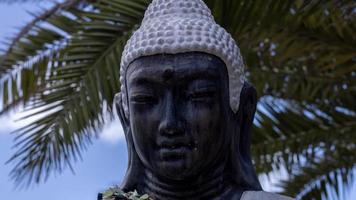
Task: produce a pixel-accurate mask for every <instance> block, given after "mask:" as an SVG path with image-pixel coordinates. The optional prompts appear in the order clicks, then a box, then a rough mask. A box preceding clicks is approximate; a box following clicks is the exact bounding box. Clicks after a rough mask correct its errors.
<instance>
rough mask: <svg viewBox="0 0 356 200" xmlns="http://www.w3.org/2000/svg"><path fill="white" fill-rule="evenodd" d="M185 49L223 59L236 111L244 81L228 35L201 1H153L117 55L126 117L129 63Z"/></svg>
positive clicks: (239, 60)
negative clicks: (122, 49) (119, 57)
mask: <svg viewBox="0 0 356 200" xmlns="http://www.w3.org/2000/svg"><path fill="white" fill-rule="evenodd" d="M186 52H204V53H209V54H213V55H215V56H217V57H219V58H221V59H222V60H223V61H224V62H225V64H226V66H227V71H228V76H229V95H230V106H231V109H232V110H233V111H234V112H235V113H236V112H237V111H238V108H239V101H240V93H241V90H242V87H243V84H244V82H245V76H244V72H243V70H244V63H243V60H242V57H241V54H240V50H239V48H238V46H237V45H236V42H235V41H234V39H233V38H232V37H231V35H230V34H229V33H227V32H226V30H225V29H224V28H222V27H221V26H219V25H218V24H216V22H215V20H214V17H213V16H212V14H211V11H210V9H209V8H208V7H207V5H206V4H205V3H204V2H203V1H202V0H153V1H152V3H151V4H150V5H149V6H148V8H147V10H146V13H145V16H144V19H143V21H142V24H141V27H140V28H139V29H138V30H137V31H136V32H134V34H133V35H132V36H131V38H130V39H129V40H128V41H127V44H126V46H125V49H124V51H123V54H122V58H121V68H120V82H121V98H122V104H123V109H124V111H125V114H126V115H127V116H128V99H127V94H126V83H125V82H126V81H125V79H126V77H125V74H126V70H127V67H128V66H129V64H130V63H131V62H132V61H134V60H135V59H137V58H139V57H142V56H150V55H155V54H163V53H165V54H177V53H186Z"/></svg>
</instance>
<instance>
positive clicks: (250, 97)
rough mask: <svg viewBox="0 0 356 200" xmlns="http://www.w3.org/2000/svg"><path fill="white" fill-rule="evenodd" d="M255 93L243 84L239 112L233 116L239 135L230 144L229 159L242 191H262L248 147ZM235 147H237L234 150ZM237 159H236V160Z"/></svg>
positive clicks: (249, 144) (251, 87)
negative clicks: (236, 122) (231, 150)
mask: <svg viewBox="0 0 356 200" xmlns="http://www.w3.org/2000/svg"><path fill="white" fill-rule="evenodd" d="M256 105H257V92H256V90H255V88H254V87H253V86H251V85H250V84H248V83H245V84H244V87H243V89H242V91H241V96H240V105H239V111H238V112H237V113H236V114H235V117H236V120H237V121H238V126H239V133H238V135H237V137H236V138H235V140H233V141H234V142H233V143H232V145H233V147H232V149H234V150H233V153H232V155H231V156H232V157H231V162H232V166H233V167H232V170H233V174H234V175H235V176H236V179H235V180H236V182H237V184H238V185H240V187H242V188H243V189H244V190H262V188H261V185H260V183H259V181H258V178H257V175H256V172H255V170H254V167H253V164H252V160H251V153H250V146H251V128H252V125H253V119H254V116H255V112H256ZM236 147H238V148H237V149H236ZM236 158H238V159H236Z"/></svg>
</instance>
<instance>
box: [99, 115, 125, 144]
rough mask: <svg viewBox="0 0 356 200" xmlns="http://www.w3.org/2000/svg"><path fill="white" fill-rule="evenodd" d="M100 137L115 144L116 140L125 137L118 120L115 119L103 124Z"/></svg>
mask: <svg viewBox="0 0 356 200" xmlns="http://www.w3.org/2000/svg"><path fill="white" fill-rule="evenodd" d="M100 139H101V140H102V141H104V142H108V143H110V144H116V143H117V142H119V141H121V140H123V139H125V135H124V131H123V129H122V126H121V123H120V121H119V120H118V119H115V120H113V121H112V122H110V123H108V124H107V125H105V126H104V129H103V131H102V132H101V134H100Z"/></svg>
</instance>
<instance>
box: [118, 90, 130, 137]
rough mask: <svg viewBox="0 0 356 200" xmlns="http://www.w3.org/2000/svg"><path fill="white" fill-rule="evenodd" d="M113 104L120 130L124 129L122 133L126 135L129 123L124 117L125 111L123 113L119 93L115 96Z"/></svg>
mask: <svg viewBox="0 0 356 200" xmlns="http://www.w3.org/2000/svg"><path fill="white" fill-rule="evenodd" d="M114 104H115V107H116V112H117V114H118V115H119V118H120V121H121V125H122V128H123V129H124V132H125V133H127V130H128V129H129V126H130V123H129V119H128V118H127V116H126V115H125V111H124V108H123V105H122V96H121V94H120V93H118V94H116V95H115V99H114Z"/></svg>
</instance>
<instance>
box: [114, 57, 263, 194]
mask: <svg viewBox="0 0 356 200" xmlns="http://www.w3.org/2000/svg"><path fill="white" fill-rule="evenodd" d="M125 81H126V85H127V88H126V90H127V99H120V98H119V99H117V100H116V102H117V105H116V106H117V109H118V113H119V116H120V119H121V122H122V125H123V128H124V131H125V135H126V140H127V146H128V152H129V165H128V169H127V173H126V177H125V179H124V182H123V184H122V188H123V189H124V190H125V191H133V190H135V189H136V190H138V192H139V193H141V194H144V193H148V194H149V195H150V196H152V197H153V198H155V199H240V197H241V195H242V193H243V192H244V191H247V190H256V191H258V190H261V186H260V184H259V182H258V179H257V177H256V174H255V171H254V168H253V166H252V162H251V158H250V137H251V134H250V129H251V126H252V121H253V118H254V114H255V110H256V102H257V97H256V91H255V89H254V88H253V87H252V86H250V85H249V84H248V83H245V85H244V87H243V90H242V93H241V97H240V106H239V111H238V112H237V113H234V112H233V111H232V110H231V108H230V104H229V89H228V88H229V87H228V84H229V83H228V74H227V69H226V66H225V64H224V62H223V61H222V60H221V59H219V58H218V57H216V56H213V55H210V54H206V53H199V52H191V53H181V54H174V55H172V54H160V55H154V56H147V57H141V58H139V59H137V60H135V61H134V62H132V63H131V64H130V66H129V68H128V70H127V72H126V80H125ZM119 97H120V96H119ZM123 100H124V101H128V106H129V116H125V114H124V111H123V109H122V105H121V101H123Z"/></svg>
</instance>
